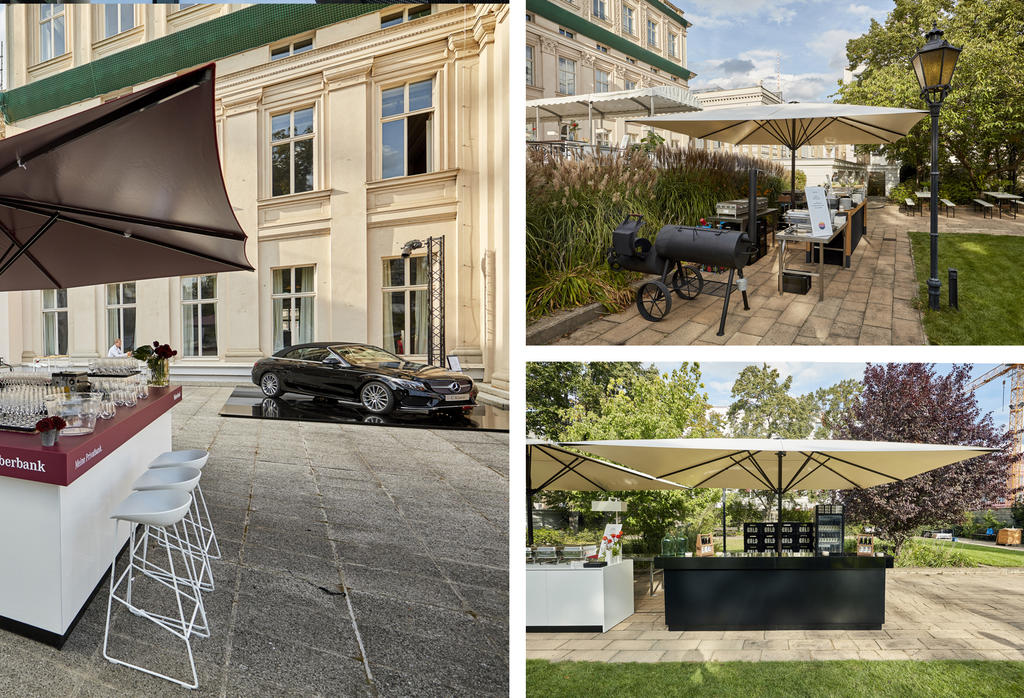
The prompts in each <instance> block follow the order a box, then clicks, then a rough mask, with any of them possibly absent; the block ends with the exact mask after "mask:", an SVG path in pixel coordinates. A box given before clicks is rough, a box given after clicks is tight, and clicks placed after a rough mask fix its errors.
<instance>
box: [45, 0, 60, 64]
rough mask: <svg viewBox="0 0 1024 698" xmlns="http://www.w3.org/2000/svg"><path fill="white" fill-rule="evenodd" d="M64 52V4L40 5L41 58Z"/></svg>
mask: <svg viewBox="0 0 1024 698" xmlns="http://www.w3.org/2000/svg"><path fill="white" fill-rule="evenodd" d="M63 54H64V5H58V4H46V5H40V6H39V60H40V61H48V60H50V59H51V58H53V57H55V56H61V55H63Z"/></svg>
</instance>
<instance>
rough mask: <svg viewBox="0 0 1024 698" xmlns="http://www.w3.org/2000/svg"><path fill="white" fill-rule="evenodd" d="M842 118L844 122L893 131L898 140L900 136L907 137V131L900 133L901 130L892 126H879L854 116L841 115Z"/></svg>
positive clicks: (887, 131) (888, 131)
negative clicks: (895, 129) (893, 128)
mask: <svg viewBox="0 0 1024 698" xmlns="http://www.w3.org/2000/svg"><path fill="white" fill-rule="evenodd" d="M840 120H841V121H842V122H844V123H846V122H850V123H854V124H860V125H861V126H864V127H865V128H876V129H878V130H879V131H885V132H886V133H891V134H892V135H894V136H896V140H899V139H900V138H905V137H906V135H907V134H905V133H900V132H899V131H894V130H892V129H891V128H886V127H885V126H877V125H875V124H868V123H865V122H863V121H860V120H858V119H854V118H853V117H852V116H843V117H840ZM861 130H862V131H863V130H864V129H861ZM865 133H867V132H866V131H865ZM872 135H874V134H872Z"/></svg>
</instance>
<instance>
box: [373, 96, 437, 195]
mask: <svg viewBox="0 0 1024 698" xmlns="http://www.w3.org/2000/svg"><path fill="white" fill-rule="evenodd" d="M381 145H382V148H381V178H382V179H389V178H391V177H402V176H405V175H417V174H424V173H426V172H430V171H431V170H432V169H433V166H434V165H433V159H434V80H433V78H431V79H430V80H422V81H420V82H410V83H407V84H405V85H400V86H398V87H392V88H390V89H387V90H382V91H381Z"/></svg>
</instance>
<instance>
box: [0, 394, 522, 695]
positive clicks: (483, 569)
mask: <svg viewBox="0 0 1024 698" xmlns="http://www.w3.org/2000/svg"><path fill="white" fill-rule="evenodd" d="M231 391H232V388H230V387H228V388H212V387H187V386H186V387H185V389H184V398H183V400H182V402H181V404H179V405H178V406H177V407H175V408H174V411H173V413H172V414H173V429H174V435H173V445H174V448H206V449H209V451H210V460H209V462H208V464H207V465H206V467H205V469H204V471H203V480H202V484H203V491H204V493H205V495H206V499H207V502H208V504H209V506H210V513H211V516H212V518H213V521H214V526H215V528H216V531H217V537H218V540H219V542H220V547H221V550H222V552H223V559H222V560H220V561H216V562H215V563H214V568H213V572H214V575H215V579H216V584H217V586H216V589H215V590H214V591H213V592H209V593H207V594H206V595H205V596H204V598H205V600H206V608H207V614H208V617H209V621H210V624H211V627H212V636H211V637H210V638H206V639H198V638H197V639H195V640H194V642H193V648H194V651H195V653H196V664H197V668H198V670H199V682H200V688H199V690H198V691H195V692H192V693H189V692H188V691H185V690H184V689H182V688H180V687H178V686H176V685H173V684H170V683H168V682H166V681H163V680H161V679H156V678H153V677H150V676H147V675H145V674H142V673H140V672H137V671H134V670H132V669H127V668H125V667H120V666H115V665H113V664H110V663H109V662H107V661H106V660H105V659H104V658H103V655H102V643H103V628H104V622H105V616H106V609H107V597H106V591H107V588H106V586H105V584H106V582H105V583H104V586H103V587H101V591H100V593H99V594H97V596H96V598H95V599H93V601H92V603H91V604H89V606H88V609H87V611H86V613H85V615H84V616H83V617H82V620H81V622H80V623H79V625H78V627H77V628H76V629H75V630H74V632H73V633H72V634H71V637H70V638H69V640H68V642H67V644H66V645H65V646H64V649H63V650H62V651H58V650H55V649H53V648H51V647H48V646H45V645H41V644H39V643H37V642H34V641H32V640H28V639H25V638H23V637H20V636H18V635H14V634H11V633H8V632H5V631H2V630H0V695H5V696H6V695H12V696H14V695H18V696H21V695H66V696H125V695H146V696H150V695H179V696H180V695H184V694H186V693H188V694H189V695H211V696H253V695H274V696H281V695H346V696H350V695H367V696H391V695H396V696H397V695H403V696H404V695H418V696H419V695H423V696H450V695H460V694H461V695H494V696H505V695H508V505H509V504H508V437H507V435H506V434H495V433H484V432H466V431H446V430H436V431H432V430H423V429H399V428H390V427H372V426H347V425H331V424H313V423H298V422H284V421H282V422H277V421H261V420H249V419H228V418H222V417H219V416H218V415H217V412H218V411H219V409H220V407H221V405H223V404H224V401H225V400H226V399H227V397H228V395H230V393H231ZM0 564H2V563H0ZM134 593H135V594H137V595H138V594H144V593H145V591H144V590H143V589H142V588H137V590H136V591H135V592H134ZM175 612H176V611H175ZM154 628H155V626H153V625H152V624H151V623H149V622H148V621H144V620H142V619H139V618H136V617H134V616H132V615H131V614H130V613H128V612H127V611H126V610H125V609H123V608H121V609H119V610H118V611H117V612H116V613H115V616H114V623H113V627H112V638H111V648H112V650H113V651H115V652H117V653H119V655H120V656H123V657H125V658H127V659H128V660H129V661H133V662H134V663H136V664H142V665H144V666H150V667H154V668H156V669H157V670H160V671H163V672H165V673H168V672H173V674H174V675H176V676H185V675H187V672H188V662H187V658H186V655H185V652H184V645H183V644H182V643H180V642H172V641H170V640H171V638H170V636H169V635H167V634H166V633H160V632H155V631H154Z"/></svg>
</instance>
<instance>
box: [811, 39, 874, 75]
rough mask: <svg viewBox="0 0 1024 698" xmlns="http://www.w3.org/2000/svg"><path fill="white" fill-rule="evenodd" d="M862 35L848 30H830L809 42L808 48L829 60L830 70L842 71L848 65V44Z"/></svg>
mask: <svg viewBox="0 0 1024 698" xmlns="http://www.w3.org/2000/svg"><path fill="white" fill-rule="evenodd" d="M861 33H862V32H853V31H849V30H847V29H828V30H826V31H824V32H822V33H821V34H818V35H817V36H816V37H815V38H813V39H811V40H810V41H808V42H807V48H808V49H809V50H810V51H811V52H812V53H814V54H817V55H819V56H821V57H822V58H823V59H825V60H827V61H828V66H829V67H830V68H833V69H835V70H840V71H841V70H842V69H843V68H845V67H846V65H847V61H846V42H847V41H849V40H850V39H852V38H854V37H857V36H860V35H861Z"/></svg>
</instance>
